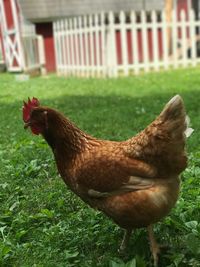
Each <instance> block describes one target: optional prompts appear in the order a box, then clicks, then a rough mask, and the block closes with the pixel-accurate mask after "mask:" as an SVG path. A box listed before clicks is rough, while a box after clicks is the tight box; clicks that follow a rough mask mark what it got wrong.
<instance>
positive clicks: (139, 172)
mask: <svg viewBox="0 0 200 267" xmlns="http://www.w3.org/2000/svg"><path fill="white" fill-rule="evenodd" d="M23 120H24V122H25V125H24V128H28V127H30V129H31V131H32V133H33V134H37V135H38V134H41V135H42V136H43V137H44V139H45V140H46V142H47V143H48V144H49V146H50V147H51V149H52V151H53V154H54V157H55V161H56V164H57V168H58V171H59V173H60V175H61V177H62V179H63V180H64V182H65V183H66V185H67V186H68V187H69V188H70V189H71V190H72V191H73V192H74V193H75V194H77V195H78V196H79V197H80V198H81V199H82V200H83V201H85V202H86V203H88V204H89V205H90V206H91V207H93V208H96V209H98V210H100V211H102V212H104V213H105V214H106V215H107V216H108V217H109V218H111V219H112V220H113V221H114V222H115V223H116V224H118V225H119V226H120V227H122V228H124V229H125V234H124V238H123V240H122V244H121V246H120V250H121V251H123V250H124V249H125V248H126V246H127V243H128V240H129V238H130V235H131V232H132V230H133V229H135V228H141V227H147V229H148V233H149V240H150V249H151V252H152V255H153V260H154V266H157V264H158V254H159V252H160V246H159V245H158V244H157V242H156V240H155V238H154V235H153V229H152V225H153V224H154V223H156V222H158V221H159V220H161V219H162V218H163V217H164V216H166V215H167V214H168V213H169V212H170V210H171V209H172V207H174V205H175V203H176V201H177V198H178V194H179V190H180V177H179V176H180V174H181V172H182V171H183V170H184V169H185V168H186V166H187V156H186V152H185V139H186V136H187V135H190V134H191V132H192V130H191V128H188V122H187V118H186V113H185V108H184V104H183V101H182V99H181V97H180V96H179V95H177V96H175V97H173V98H172V99H171V100H170V101H169V102H168V103H167V104H166V106H165V107H164V109H163V111H162V112H161V114H160V115H159V116H158V117H157V118H156V119H155V120H154V121H153V122H152V123H151V124H150V125H149V126H148V127H147V128H146V129H144V130H143V131H141V132H140V133H138V134H137V135H136V136H135V137H132V138H130V139H129V140H126V141H122V142H115V141H107V140H100V139H96V138H94V137H92V136H90V135H88V134H86V133H85V132H83V131H82V130H80V129H79V128H78V127H77V126H75V125H74V124H73V123H72V122H71V121H70V120H69V119H68V118H66V117H65V116H64V115H63V114H61V113H60V112H58V111H56V110H54V109H51V108H48V107H44V106H40V104H39V101H38V100H37V99H36V98H33V99H32V100H30V99H29V100H28V102H27V103H26V102H24V106H23Z"/></svg>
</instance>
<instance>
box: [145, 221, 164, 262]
mask: <svg viewBox="0 0 200 267" xmlns="http://www.w3.org/2000/svg"><path fill="white" fill-rule="evenodd" d="M147 229H148V234H149V242H150V249H151V253H152V255H153V262H154V266H155V267H157V266H158V259H159V258H158V254H159V253H160V251H161V246H160V245H159V244H158V243H157V242H156V239H155V237H154V233H153V226H152V225H149V226H148V227H147Z"/></svg>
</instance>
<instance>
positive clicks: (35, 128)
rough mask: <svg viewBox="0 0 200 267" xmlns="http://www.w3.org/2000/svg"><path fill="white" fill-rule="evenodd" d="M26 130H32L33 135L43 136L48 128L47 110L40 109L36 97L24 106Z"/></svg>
mask: <svg viewBox="0 0 200 267" xmlns="http://www.w3.org/2000/svg"><path fill="white" fill-rule="evenodd" d="M23 121H24V123H25V124H24V128H25V129H27V128H28V127H30V128H31V131H32V133H33V134H36V135H38V134H42V133H43V131H44V127H45V126H46V110H45V109H44V108H42V107H40V103H39V100H38V99H37V98H35V97H33V98H32V100H30V98H28V102H25V101H24V105H23Z"/></svg>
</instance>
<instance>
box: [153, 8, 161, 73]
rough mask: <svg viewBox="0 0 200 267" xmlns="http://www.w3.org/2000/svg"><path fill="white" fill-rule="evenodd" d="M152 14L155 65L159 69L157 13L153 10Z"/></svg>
mask: <svg viewBox="0 0 200 267" xmlns="http://www.w3.org/2000/svg"><path fill="white" fill-rule="evenodd" d="M151 16H152V20H151V21H152V33H153V65H154V68H155V70H156V71H158V70H159V65H158V64H159V61H158V53H159V51H158V42H159V40H158V24H157V14H156V11H155V10H153V11H152V13H151Z"/></svg>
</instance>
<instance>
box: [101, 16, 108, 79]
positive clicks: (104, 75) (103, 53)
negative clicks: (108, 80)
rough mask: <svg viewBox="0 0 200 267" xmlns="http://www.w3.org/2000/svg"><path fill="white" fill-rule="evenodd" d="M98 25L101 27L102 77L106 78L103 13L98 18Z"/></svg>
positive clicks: (105, 32) (105, 31)
mask: <svg viewBox="0 0 200 267" xmlns="http://www.w3.org/2000/svg"><path fill="white" fill-rule="evenodd" d="M100 25H101V31H100V35H101V55H100V56H101V65H102V75H103V77H106V75H107V64H106V54H107V51H106V34H107V30H106V26H105V13H104V12H101V16H100Z"/></svg>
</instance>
